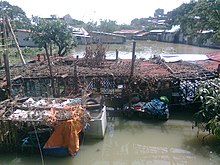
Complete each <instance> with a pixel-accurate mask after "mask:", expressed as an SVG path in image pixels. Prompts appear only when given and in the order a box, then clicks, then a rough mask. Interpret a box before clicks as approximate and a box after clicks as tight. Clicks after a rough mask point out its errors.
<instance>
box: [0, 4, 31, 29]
mask: <svg viewBox="0 0 220 165" xmlns="http://www.w3.org/2000/svg"><path fill="white" fill-rule="evenodd" d="M0 10H1V12H0V17H1V18H2V17H3V12H2V11H4V15H5V16H6V15H7V17H8V19H10V21H11V24H12V26H13V28H14V29H29V28H30V26H31V20H30V19H28V18H27V16H26V13H25V12H24V11H23V10H22V9H21V8H20V7H18V6H13V5H11V4H9V3H8V2H6V1H3V2H2V4H1V5H0Z"/></svg>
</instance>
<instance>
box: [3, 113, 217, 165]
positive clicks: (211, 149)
mask: <svg viewBox="0 0 220 165" xmlns="http://www.w3.org/2000/svg"><path fill="white" fill-rule="evenodd" d="M181 114H182V113H177V114H173V115H172V114H171V118H170V119H169V120H168V121H166V122H155V121H149V120H144V119H143V120H139V119H138V118H134V119H130V120H127V119H125V118H111V119H109V120H108V127H107V131H106V135H105V138H104V139H103V140H97V139H89V138H85V141H84V142H83V143H82V145H81V146H80V150H79V152H78V154H77V156H76V157H75V158H71V157H65V158H55V157H48V156H45V157H44V164H45V165H47V164H48V165H50V164H53V165H60V164H65V165H70V164H74V165H174V164H175V165H208V164H209V165H219V164H220V145H219V140H217V139H216V138H215V137H214V136H208V137H207V138H206V139H205V142H204V144H203V143H202V137H203V136H204V135H206V134H207V133H204V132H203V133H201V134H200V135H199V137H198V138H197V136H196V134H197V129H192V122H191V121H190V120H189V119H190V117H189V116H190V114H187V115H183V114H182V115H181ZM179 115H181V119H180V118H178V117H176V116H179ZM5 164H13V165H35V164H36V165H39V164H42V161H41V157H40V155H24V156H21V155H11V154H7V155H0V165H5Z"/></svg>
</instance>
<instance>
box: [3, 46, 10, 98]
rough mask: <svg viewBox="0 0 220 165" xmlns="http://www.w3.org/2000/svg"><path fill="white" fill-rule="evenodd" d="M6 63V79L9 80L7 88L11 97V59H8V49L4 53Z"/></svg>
mask: <svg viewBox="0 0 220 165" xmlns="http://www.w3.org/2000/svg"><path fill="white" fill-rule="evenodd" d="M3 58H4V63H5V73H6V81H7V89H8V94H9V97H10V96H11V76H10V68H9V61H8V55H7V53H6V51H5V50H4V53H3Z"/></svg>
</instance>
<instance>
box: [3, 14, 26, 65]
mask: <svg viewBox="0 0 220 165" xmlns="http://www.w3.org/2000/svg"><path fill="white" fill-rule="evenodd" d="M5 21H6V24H7V25H8V27H9V30H10V32H11V34H12V37H13V39H14V41H15V45H16V48H17V50H18V53H19V56H20V59H21V62H22V64H23V65H26V62H25V60H24V57H23V55H22V52H21V49H20V47H19V44H18V41H17V39H16V36H15V33H14V31H13V29H12V26H11V23H10V21H9V20H8V18H7V16H6V17H5Z"/></svg>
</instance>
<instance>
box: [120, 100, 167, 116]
mask: <svg viewBox="0 0 220 165" xmlns="http://www.w3.org/2000/svg"><path fill="white" fill-rule="evenodd" d="M168 103H169V100H168V98H167V97H166V96H161V97H160V98H154V99H152V100H150V101H139V102H137V103H131V104H130V105H129V104H125V105H124V107H123V109H122V112H123V114H124V115H125V116H128V117H131V116H133V115H134V114H135V113H137V114H138V115H139V116H141V117H148V118H153V119H159V120H168V119H169V107H168Z"/></svg>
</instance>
